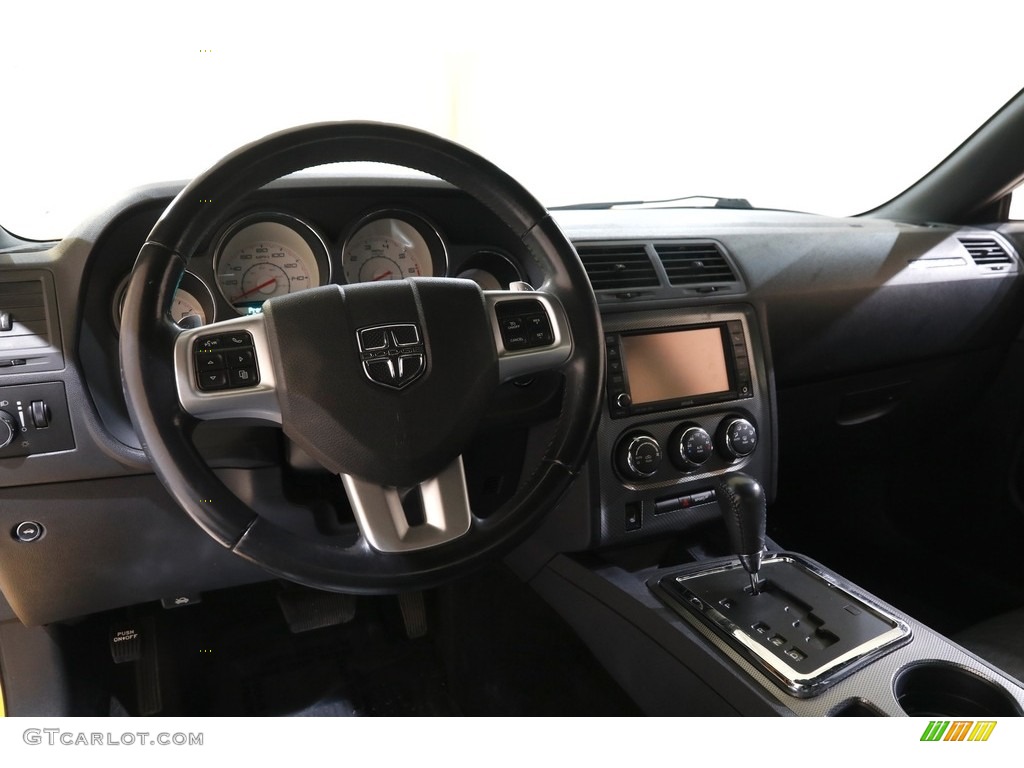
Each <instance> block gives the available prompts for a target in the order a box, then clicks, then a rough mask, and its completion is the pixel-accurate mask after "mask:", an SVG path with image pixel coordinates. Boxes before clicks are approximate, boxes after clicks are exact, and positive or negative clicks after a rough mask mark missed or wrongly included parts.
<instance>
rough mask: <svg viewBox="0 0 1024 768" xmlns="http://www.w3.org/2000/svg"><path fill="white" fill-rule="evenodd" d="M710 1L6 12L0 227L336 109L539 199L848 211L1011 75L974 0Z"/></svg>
mask: <svg viewBox="0 0 1024 768" xmlns="http://www.w3.org/2000/svg"><path fill="white" fill-rule="evenodd" d="M706 5H707V6H708V7H705V6H704V5H702V6H701V7H700V8H699V10H698V9H689V8H687V7H686V6H685V5H683V4H668V3H664V2H643V1H638V0H632V1H631V2H629V3H622V4H615V5H613V6H609V7H608V8H607V9H605V10H600V8H601V6H595V5H592V4H585V3H568V4H558V3H551V2H534V0H526V1H522V2H518V3H516V4H514V5H510V6H508V7H507V8H504V10H502V12H501V13H497V12H496V11H495V10H494V9H492V8H489V7H488V6H486V4H479V3H469V2H450V1H442V2H432V3H421V2H416V3H414V2H391V3H376V4H369V3H367V4H365V5H362V6H360V7H359V8H358V9H357V10H353V8H352V4H349V3H343V4H326V3H321V2H309V1H308V0H290V2H288V3H283V4H281V3H278V4H262V3H256V2H253V3H245V4H241V3H237V4H231V5H230V6H229V7H223V6H222V5H221V4H217V3H210V2H208V1H206V0H204V1H203V2H194V1H185V2H175V3H173V4H168V5H166V6H165V7H164V10H163V11H162V12H160V13H152V12H151V11H150V10H149V6H146V5H140V4H137V3H115V2H92V3H74V4H73V3H60V2H58V3H57V4H52V3H51V4H39V3H36V4H30V3H18V4H14V5H13V6H11V7H8V8H6V9H5V28H6V30H7V33H8V34H7V35H5V38H6V39H5V41H4V46H5V49H4V63H3V68H4V97H5V115H4V121H3V122H4V125H3V129H2V130H0V147H2V150H0V151H2V157H3V160H2V164H3V176H2V178H3V184H0V223H2V224H3V225H4V226H5V227H6V228H8V229H9V230H10V231H12V232H14V233H16V234H18V235H21V236H23V237H29V238H35V239H47V238H58V237H61V236H63V235H65V234H66V233H67V232H68V231H69V230H70V229H71V228H72V227H73V226H74V225H75V224H77V223H78V222H80V221H81V220H83V219H84V218H85V217H86V216H88V214H89V213H90V212H92V211H94V210H95V209H97V208H100V207H103V206H105V205H107V204H109V203H111V202H113V201H114V200H116V199H117V198H118V197H119V196H120V195H121V194H122V193H123V192H124V191H126V190H127V189H129V188H131V187H134V186H139V185H142V184H148V183H153V182H159V181H170V180H184V179H187V178H190V177H192V176H194V175H195V174H197V173H199V172H200V171H202V170H203V169H204V168H205V167H207V166H209V165H211V164H212V163H213V162H215V161H216V160H217V159H218V158H219V157H221V156H222V155H224V154H226V153H227V152H229V151H231V150H232V149H234V148H236V147H237V146H239V145H241V144H244V143H246V142H248V141H251V140H253V139H256V138H259V137H260V136H263V135H265V134H267V133H270V132H272V131H275V130H279V129H281V128H286V127H290V126H293V125H297V124H301V123H306V122H312V121H320V120H348V119H370V120H379V121H386V122H397V123H404V124H408V125H412V126H416V127H419V128H423V129H426V130H428V131H432V132H434V133H438V134H441V135H443V136H446V137H449V138H451V139H454V140H456V141H458V142H460V143H462V144H465V145H466V146H468V147H470V148H471V149H473V150H475V151H477V152H479V153H480V154H483V155H484V156H485V157H487V158H489V159H490V160H492V161H493V162H495V163H497V164H498V165H499V166H501V167H503V168H504V169H505V170H506V171H508V172H509V173H510V174H511V175H513V176H514V177H516V178H517V179H519V180H520V181H521V182H522V183H523V184H524V185H525V186H526V187H527V188H528V189H530V190H531V191H532V192H533V193H534V194H535V195H536V196H537V197H538V198H539V199H540V200H541V201H542V202H543V203H545V204H546V205H549V206H557V205H565V204H570V203H580V202H586V201H594V200H598V201H600V200H657V199H664V198H676V197H681V196H688V195H707V196H717V197H724V198H737V199H745V200H748V201H750V203H751V204H752V205H753V206H755V207H761V208H783V209H791V210H803V211H810V212H814V213H823V214H834V215H849V214H854V213H857V212H859V211H863V210H866V209H870V208H872V207H874V206H876V205H879V204H880V203H882V202H885V201H886V200H888V199H889V198H891V197H892V196H893V195H895V194H897V193H899V192H900V191H901V190H902V189H904V188H905V187H907V186H908V185H910V184H911V183H913V182H914V181H916V180H917V179H918V178H920V177H921V176H922V175H923V174H924V173H926V172H927V171H928V170H929V169H930V168H931V167H933V166H934V165H935V164H936V163H937V162H939V161H940V160H942V158H944V157H945V156H946V155H947V154H949V152H950V151H952V150H953V149H955V148H956V147H957V146H958V145H959V144H960V143H961V142H962V141H963V140H964V139H965V138H966V137H967V136H969V135H970V134H971V133H972V132H973V131H974V130H975V129H976V128H977V127H978V126H979V125H980V124H981V123H982V122H983V121H984V120H985V119H986V118H987V117H988V116H989V115H991V114H992V113H993V112H994V111H995V110H996V109H998V108H999V107H1000V106H1001V105H1002V104H1003V103H1004V102H1006V101H1007V100H1008V99H1009V98H1010V97H1011V96H1013V94H1014V93H1016V92H1017V91H1018V90H1019V89H1020V88H1021V86H1022V85H1024V82H1022V80H1024V78H1021V76H1020V69H1019V67H1018V66H1017V60H1018V59H1019V53H1017V51H1016V40H1015V39H1014V34H1015V32H1016V29H1015V26H1014V25H1012V24H1000V23H998V15H999V13H1000V12H1001V8H1000V6H999V5H998V4H995V3H988V4H987V3H985V2H975V3H972V4H971V16H972V18H974V17H975V16H978V17H979V18H980V17H984V18H986V19H988V20H989V21H992V22H993V23H991V24H987V25H986V26H985V27H984V29H983V30H981V29H980V28H978V27H972V28H967V27H966V26H965V19H964V13H963V11H962V9H961V10H958V11H957V12H955V13H954V12H952V11H940V10H938V6H932V5H929V6H927V9H928V10H927V14H922V13H920V12H919V9H912V8H907V9H906V10H904V9H902V8H900V7H899V6H898V5H897V4H891V3H888V4H881V3H875V4H872V3H861V4H858V5H857V6H856V7H855V10H854V6H843V7H842V10H841V11H840V10H839V7H838V6H837V7H836V10H835V11H827V12H823V11H822V7H823V6H821V4H820V3H817V2H807V3H787V4H783V5H782V6H779V5H778V4H769V3H762V4H757V3H742V2H739V3H722V4H706ZM986 5H991V6H992V8H993V10H992V11H991V12H987V11H986V10H985V6H986ZM15 31H16V32H15ZM12 32H15V34H11V33H12ZM974 50H977V51H978V54H977V55H975V54H974V53H972V51H974ZM684 204H685V203H684Z"/></svg>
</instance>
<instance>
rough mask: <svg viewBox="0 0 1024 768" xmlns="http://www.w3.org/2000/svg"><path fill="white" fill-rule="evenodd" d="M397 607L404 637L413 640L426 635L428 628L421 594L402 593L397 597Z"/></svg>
mask: <svg viewBox="0 0 1024 768" xmlns="http://www.w3.org/2000/svg"><path fill="white" fill-rule="evenodd" d="M398 605H399V607H400V608H401V609H402V621H403V622H405V636H406V637H408V638H409V639H410V640H415V639H416V638H418V637H423V636H424V635H426V634H427V630H428V629H429V627H428V625H427V604H426V602H425V601H424V600H423V593H422V592H402V593H401V594H399V595H398Z"/></svg>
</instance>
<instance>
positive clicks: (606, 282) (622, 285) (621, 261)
mask: <svg viewBox="0 0 1024 768" xmlns="http://www.w3.org/2000/svg"><path fill="white" fill-rule="evenodd" d="M576 251H577V253H579V255H580V260H581V261H582V262H583V268H584V269H586V270H587V276H588V277H589V278H590V284H591V285H592V286H593V288H594V290H595V291H607V290H624V289H628V288H657V287H658V275H657V273H656V272H655V271H654V265H653V264H651V259H650V256H648V255H647V248H646V247H645V246H644V245H643V244H635V245H578V246H576Z"/></svg>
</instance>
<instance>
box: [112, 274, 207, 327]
mask: <svg viewBox="0 0 1024 768" xmlns="http://www.w3.org/2000/svg"><path fill="white" fill-rule="evenodd" d="M129 277H130V276H129ZM129 277H125V279H124V280H122V281H121V284H120V285H119V286H118V287H117V293H116V299H115V302H114V327H115V328H117V329H118V331H120V330H121V310H122V309H123V308H124V294H125V291H127V290H128V279H129ZM170 314H171V319H172V320H173V321H174V322H175V323H177V324H178V325H180V326H181V327H182V328H198V327H199V326H202V325H206V324H207V323H212V322H213V321H214V320H215V319H216V318H215V317H214V301H213V294H212V293H210V289H209V288H208V287H207V286H206V283H204V282H203V281H202V280H200V279H199V278H198V277H196V276H195V275H193V274H192V273H191V272H185V274H183V275H182V276H181V282H179V283H178V287H177V289H176V290H175V291H174V296H173V297H172V298H171V311H170Z"/></svg>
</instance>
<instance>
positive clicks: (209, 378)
mask: <svg viewBox="0 0 1024 768" xmlns="http://www.w3.org/2000/svg"><path fill="white" fill-rule="evenodd" d="M227 385H228V375H227V373H226V372H225V371H200V372H199V388H200V389H201V390H203V391H204V392H210V391H213V390H217V389H224V388H225V387H226V386H227Z"/></svg>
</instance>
